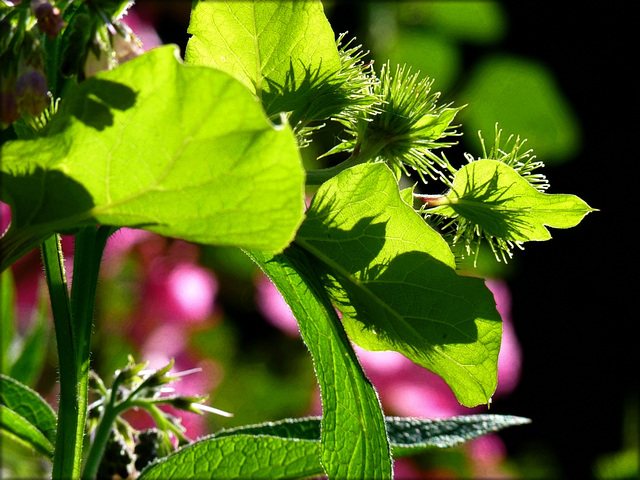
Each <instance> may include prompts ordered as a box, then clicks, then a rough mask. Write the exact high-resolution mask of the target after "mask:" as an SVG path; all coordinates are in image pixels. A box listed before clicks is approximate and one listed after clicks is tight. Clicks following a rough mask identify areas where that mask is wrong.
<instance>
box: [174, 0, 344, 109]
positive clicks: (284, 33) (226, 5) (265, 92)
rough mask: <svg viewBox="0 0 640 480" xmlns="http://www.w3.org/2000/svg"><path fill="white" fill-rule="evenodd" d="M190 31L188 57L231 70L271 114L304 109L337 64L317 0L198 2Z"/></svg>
mask: <svg viewBox="0 0 640 480" xmlns="http://www.w3.org/2000/svg"><path fill="white" fill-rule="evenodd" d="M189 33H190V34H191V35H192V37H191V38H190V40H189V44H188V45H187V51H186V55H185V58H186V60H187V62H189V63H193V64H197V65H207V66H212V67H216V68H219V69H221V70H224V71H226V72H228V73H230V74H232V75H234V76H235V77H236V78H238V79H239V80H240V81H242V82H243V83H244V84H245V85H246V86H247V87H248V88H249V89H250V90H251V91H252V92H253V93H255V95H256V96H257V97H258V98H259V99H260V100H261V101H262V103H263V105H264V108H265V110H266V112H267V113H268V114H269V115H276V114H278V113H280V112H291V111H295V110H298V111H300V110H304V109H305V107H307V108H308V107H309V105H310V104H311V103H312V102H313V101H314V100H317V99H316V98H315V97H316V96H317V94H318V91H319V90H320V89H321V87H322V85H323V83H324V82H326V80H327V78H328V77H330V76H331V75H332V74H334V73H335V72H337V71H338V70H339V69H340V57H339V54H338V49H337V47H336V43H335V38H334V34H333V30H332V29H331V25H330V24H329V22H328V21H327V18H326V17H325V15H324V11H323V7H322V3H321V2H320V1H317V0H314V1H304V2H264V1H243V2H238V1H234V0H231V1H226V2H222V1H221V2H207V1H198V2H196V3H195V4H194V6H193V10H192V13H191V21H190V24H189ZM300 116H301V114H300V113H299V115H298V117H300Z"/></svg>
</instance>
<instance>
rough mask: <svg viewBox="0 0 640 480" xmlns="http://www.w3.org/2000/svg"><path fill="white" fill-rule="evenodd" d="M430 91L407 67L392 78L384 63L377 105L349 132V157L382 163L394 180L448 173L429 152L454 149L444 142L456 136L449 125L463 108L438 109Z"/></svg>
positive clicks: (436, 94)
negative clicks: (395, 178) (401, 174)
mask: <svg viewBox="0 0 640 480" xmlns="http://www.w3.org/2000/svg"><path fill="white" fill-rule="evenodd" d="M432 85H433V80H430V79H429V78H423V79H420V75H419V72H418V73H412V72H411V69H410V68H407V67H406V66H399V65H398V66H397V67H396V69H395V71H393V72H392V70H391V67H390V65H389V63H386V64H385V65H383V67H382V71H381V73H380V81H379V82H377V83H376V84H375V85H374V87H373V92H374V94H376V95H377V96H378V97H379V98H380V100H381V104H380V105H379V106H378V108H377V109H376V112H374V114H373V115H371V116H370V117H369V118H366V119H360V120H359V121H358V122H357V124H356V125H354V127H353V128H352V129H351V131H350V133H351V134H352V135H354V136H355V140H352V141H351V142H347V143H349V147H350V148H352V149H353V154H354V155H362V156H364V157H366V158H371V159H374V160H383V161H385V162H387V163H388V164H389V166H390V167H392V168H393V170H394V171H395V172H396V174H397V175H399V174H400V173H401V172H403V173H405V174H407V175H408V174H409V171H408V170H407V168H406V167H407V166H409V167H411V168H412V169H413V170H415V171H416V172H417V174H418V176H419V177H420V178H421V180H423V181H425V177H426V176H429V177H431V178H441V177H442V176H443V175H444V174H445V172H446V173H449V172H450V171H452V168H451V166H450V165H449V163H448V161H447V160H446V158H444V157H440V156H438V155H436V154H435V153H434V152H433V150H435V149H439V148H443V147H448V146H450V145H453V143H454V142H450V141H446V140H445V138H446V137H448V136H452V135H456V132H455V130H454V127H453V126H452V125H451V122H452V121H453V119H454V117H455V116H456V114H457V113H458V111H459V110H460V109H461V108H462V107H452V106H451V105H450V104H448V105H437V100H438V98H439V96H440V93H439V92H432V91H431V87H432ZM348 130H349V129H348ZM343 149H344V148H343ZM443 170H444V171H443Z"/></svg>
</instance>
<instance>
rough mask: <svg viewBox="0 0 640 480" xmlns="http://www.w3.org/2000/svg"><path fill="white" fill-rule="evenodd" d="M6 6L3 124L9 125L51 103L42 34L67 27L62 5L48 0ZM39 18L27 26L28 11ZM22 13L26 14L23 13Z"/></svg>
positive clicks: (0, 76)
mask: <svg viewBox="0 0 640 480" xmlns="http://www.w3.org/2000/svg"><path fill="white" fill-rule="evenodd" d="M18 6H19V2H13V7H11V6H5V9H3V11H2V12H1V13H2V14H3V15H2V17H1V18H0V33H1V38H2V40H0V128H3V129H4V128H6V127H8V126H9V125H11V124H12V123H13V122H15V121H16V120H17V119H18V118H20V116H21V115H23V114H29V115H33V116H35V117H37V116H39V115H40V114H41V113H42V112H43V111H44V110H45V109H46V108H47V107H48V106H49V105H50V97H51V95H50V93H49V90H48V87H47V79H46V76H45V73H44V58H43V51H42V45H41V42H40V38H39V37H40V34H45V35H47V36H48V37H49V38H52V39H53V38H55V37H57V36H58V34H60V32H61V31H62V29H63V28H64V21H63V19H62V15H61V13H60V9H58V8H57V7H55V6H53V5H52V4H51V3H49V2H48V1H46V0H33V1H32V2H31V4H30V6H29V8H28V10H27V9H19V8H17V7H18ZM25 14H26V15H29V16H30V17H32V18H34V19H35V20H36V24H35V25H37V30H38V32H37V31H35V30H36V28H30V29H28V30H27V29H26V27H25V25H28V24H29V22H23V21H20V18H23V17H24V15H25ZM21 15H22V17H21Z"/></svg>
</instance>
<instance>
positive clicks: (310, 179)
mask: <svg viewBox="0 0 640 480" xmlns="http://www.w3.org/2000/svg"><path fill="white" fill-rule="evenodd" d="M364 160H365V159H364V158H362V157H361V156H360V155H354V154H352V155H351V156H350V157H349V158H347V159H346V160H345V161H344V162H342V163H339V164H338V165H334V166H333V167H328V168H320V169H318V170H310V171H308V172H307V181H306V184H307V186H317V185H322V184H323V183H324V182H326V181H327V180H329V179H331V178H333V177H335V176H336V175H338V174H339V173H341V172H343V171H344V170H346V169H347V168H350V167H354V166H356V165H358V164H360V163H362V162H363V161H364Z"/></svg>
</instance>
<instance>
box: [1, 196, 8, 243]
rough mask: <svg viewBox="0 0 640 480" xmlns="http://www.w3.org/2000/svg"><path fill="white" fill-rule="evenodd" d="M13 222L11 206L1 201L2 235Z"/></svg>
mask: <svg viewBox="0 0 640 480" xmlns="http://www.w3.org/2000/svg"><path fill="white" fill-rule="evenodd" d="M10 223H11V207H9V205H7V204H6V203H3V202H0V237H1V236H2V235H4V233H5V232H6V231H7V229H8V228H9V224H10Z"/></svg>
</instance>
